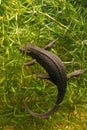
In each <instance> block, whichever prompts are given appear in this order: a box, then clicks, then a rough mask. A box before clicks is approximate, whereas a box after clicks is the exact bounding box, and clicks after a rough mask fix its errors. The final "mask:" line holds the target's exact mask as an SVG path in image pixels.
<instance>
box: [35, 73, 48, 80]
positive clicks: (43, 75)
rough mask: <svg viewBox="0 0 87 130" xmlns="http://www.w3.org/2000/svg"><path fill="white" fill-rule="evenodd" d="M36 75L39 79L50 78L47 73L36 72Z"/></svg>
mask: <svg viewBox="0 0 87 130" xmlns="http://www.w3.org/2000/svg"><path fill="white" fill-rule="evenodd" d="M36 77H37V78H41V79H48V80H50V76H49V75H46V74H42V73H37V74H36Z"/></svg>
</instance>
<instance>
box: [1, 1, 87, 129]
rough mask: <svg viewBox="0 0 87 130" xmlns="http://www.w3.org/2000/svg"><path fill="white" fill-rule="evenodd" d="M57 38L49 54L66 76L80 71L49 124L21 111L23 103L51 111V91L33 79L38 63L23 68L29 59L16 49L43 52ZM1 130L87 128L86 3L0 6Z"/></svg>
mask: <svg viewBox="0 0 87 130" xmlns="http://www.w3.org/2000/svg"><path fill="white" fill-rule="evenodd" d="M56 38H58V40H57V41H56V43H55V45H54V46H53V48H52V49H51V51H52V52H53V53H55V54H56V55H58V56H59V57H60V58H61V59H62V61H63V62H64V64H65V66H66V70H67V73H70V72H72V71H74V70H76V69H83V70H84V74H83V75H81V76H79V77H77V78H73V79H70V80H69V81H68V84H67V91H66V95H65V99H64V101H63V103H62V104H61V105H60V108H59V110H58V112H57V113H55V114H54V115H53V116H52V117H50V118H48V119H37V118H34V117H32V116H31V115H30V114H28V112H27V111H26V110H25V108H24V105H23V103H22V100H25V101H26V103H27V104H28V105H29V106H30V108H32V110H34V111H36V112H44V111H47V110H48V109H50V108H51V107H52V106H53V104H54V101H55V98H56V94H57V92H56V86H55V85H54V84H52V83H51V82H49V81H46V80H40V79H37V78H36V75H35V73H36V72H38V71H42V72H43V71H44V70H43V69H42V68H41V66H40V65H39V64H35V65H34V66H31V67H24V66H23V63H24V62H26V61H30V60H31V58H30V57H26V56H25V55H24V56H23V55H22V54H20V52H19V46H20V44H22V43H23V44H25V43H27V42H32V43H33V44H36V45H37V46H40V47H44V46H45V45H47V44H48V43H49V42H51V41H52V40H54V39H56ZM0 129H1V130H25V129H26V130H83V129H84V130H86V129H87V2H86V0H83V1H81V0H77V1H76V0H67V1H66V0H25V1H24V0H3V1H2V0H1V1H0Z"/></svg>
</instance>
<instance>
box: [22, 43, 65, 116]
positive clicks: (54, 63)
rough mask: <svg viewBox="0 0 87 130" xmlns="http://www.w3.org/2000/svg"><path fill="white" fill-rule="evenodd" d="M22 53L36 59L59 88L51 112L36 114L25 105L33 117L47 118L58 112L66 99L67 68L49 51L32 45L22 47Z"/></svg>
mask: <svg viewBox="0 0 87 130" xmlns="http://www.w3.org/2000/svg"><path fill="white" fill-rule="evenodd" d="M20 51H21V52H22V53H26V54H27V55H29V56H31V57H32V58H34V59H36V61H37V62H38V63H39V64H40V65H41V66H42V67H43V68H44V69H45V70H46V71H47V73H48V74H49V77H50V78H49V80H50V81H51V82H53V83H54V84H55V85H56V86H57V89H58V95H57V100H56V102H55V106H54V107H53V108H52V109H51V110H50V111H48V112H46V113H42V114H38V113H34V112H32V111H31V110H30V109H29V108H28V107H27V105H26V104H25V103H24V104H25V107H26V109H27V110H28V111H29V113H30V114H31V115H33V116H35V117H38V118H47V117H49V116H50V115H52V114H53V113H54V112H56V111H57V109H58V105H59V104H60V103H61V102H62V101H63V99H64V95H65V92H66V86H67V75H66V69H65V66H64V64H63V62H62V61H61V60H60V58H59V57H58V56H56V55H55V54H53V53H51V52H49V51H47V50H44V49H41V48H39V47H36V46H33V45H31V44H27V45H26V47H23V46H21V47H20Z"/></svg>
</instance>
